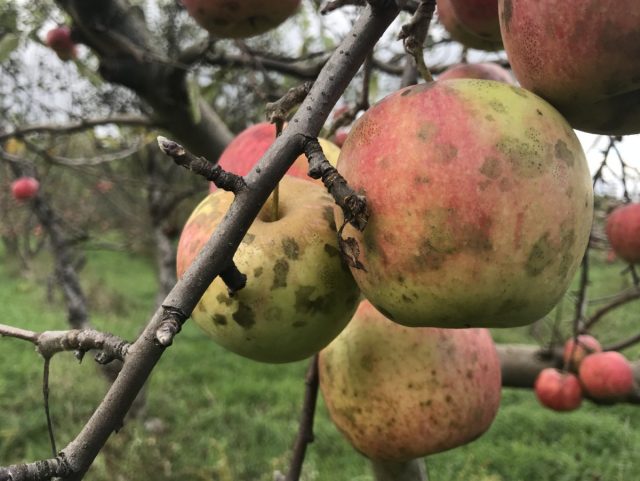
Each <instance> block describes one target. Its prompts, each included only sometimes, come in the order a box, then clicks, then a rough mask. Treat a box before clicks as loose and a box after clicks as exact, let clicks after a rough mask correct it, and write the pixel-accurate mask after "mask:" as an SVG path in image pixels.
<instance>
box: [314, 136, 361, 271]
mask: <svg viewBox="0 0 640 481" xmlns="http://www.w3.org/2000/svg"><path fill="white" fill-rule="evenodd" d="M304 153H305V155H306V156H307V159H309V177H311V178H313V179H322V182H323V183H324V185H325V187H326V188H327V190H328V191H329V193H330V194H331V196H332V197H333V199H334V201H335V202H336V204H338V206H340V208H341V209H342V212H343V214H344V223H343V224H342V226H341V227H340V229H339V230H338V245H339V246H340V251H341V252H342V257H343V259H344V260H345V262H346V263H347V264H349V266H351V267H354V268H356V269H362V270H363V271H365V272H366V271H367V270H366V269H365V267H364V265H363V264H362V263H361V262H360V261H359V260H358V257H359V255H360V246H358V243H357V242H356V240H355V239H354V238H352V237H349V238H346V239H344V238H343V237H342V231H343V230H344V228H345V226H346V225H347V224H351V225H352V226H353V227H355V228H356V229H358V230H359V231H360V232H363V231H364V229H365V227H367V223H368V222H369V216H370V215H371V213H370V212H369V207H368V205H367V199H366V198H365V196H363V195H359V194H358V193H356V191H354V190H353V189H352V188H351V187H350V186H349V184H348V183H347V181H346V180H345V179H344V177H342V175H341V174H340V173H339V172H338V170H337V169H336V168H335V167H333V166H332V165H331V164H330V163H329V160H327V157H326V156H325V155H324V152H323V151H322V147H321V146H320V142H318V139H317V138H311V137H307V141H306V142H305V145H304Z"/></svg>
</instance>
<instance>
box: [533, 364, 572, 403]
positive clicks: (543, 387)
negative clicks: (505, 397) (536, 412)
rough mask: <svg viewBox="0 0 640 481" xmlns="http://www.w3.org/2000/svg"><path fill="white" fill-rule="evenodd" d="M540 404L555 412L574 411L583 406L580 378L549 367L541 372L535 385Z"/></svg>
mask: <svg viewBox="0 0 640 481" xmlns="http://www.w3.org/2000/svg"><path fill="white" fill-rule="evenodd" d="M534 390H535V393H536V397H537V398H538V401H540V404H542V405H543V406H545V407H548V408H549V409H553V410H554V411H573V410H574V409H578V408H579V407H580V404H582V388H581V387H580V381H578V377H577V376H576V375H574V374H571V373H570V372H561V371H559V370H558V369H554V368H552V367H548V368H546V369H543V370H542V371H540V374H538V377H537V378H536V382H535V385H534Z"/></svg>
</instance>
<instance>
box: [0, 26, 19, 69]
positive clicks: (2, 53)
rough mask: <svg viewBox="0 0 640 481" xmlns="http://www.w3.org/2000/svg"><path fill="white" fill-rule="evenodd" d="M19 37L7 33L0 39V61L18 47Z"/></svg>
mask: <svg viewBox="0 0 640 481" xmlns="http://www.w3.org/2000/svg"><path fill="white" fill-rule="evenodd" d="M19 44H20V37H19V36H18V35H16V34H15V33H8V34H6V35H5V36H3V37H2V38H1V39H0V62H4V61H5V60H7V59H8V58H9V56H10V55H11V54H12V53H13V51H14V50H15V49H16V48H18V45H19Z"/></svg>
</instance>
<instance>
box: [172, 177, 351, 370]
mask: <svg viewBox="0 0 640 481" xmlns="http://www.w3.org/2000/svg"><path fill="white" fill-rule="evenodd" d="M233 197H234V196H233V194H232V193H229V192H225V191H223V190H220V189H219V190H217V191H216V192H214V193H212V194H210V195H209V196H208V197H206V198H205V199H204V200H203V201H202V202H201V203H200V205H199V206H198V207H197V208H196V209H195V210H194V211H193V213H192V214H191V217H189V220H188V221H187V223H186V225H185V227H184V229H183V231H182V235H181V237H180V241H179V244H178V253H177V267H178V269H177V270H178V276H179V277H181V276H182V275H183V274H184V272H185V271H186V270H187V268H188V267H189V265H190V264H191V263H192V262H193V260H194V259H195V257H196V255H197V254H198V252H199V251H200V249H201V248H202V246H203V245H204V244H205V243H206V242H207V240H208V239H209V237H210V236H211V234H212V233H213V231H214V230H215V228H216V227H217V225H218V224H219V223H220V221H221V220H222V218H223V217H224V216H225V214H226V212H227V209H228V208H229V206H230V205H231V202H232V200H233ZM333 205H334V203H333V199H332V198H331V196H330V195H329V194H327V193H326V191H325V189H324V188H323V187H321V186H319V185H315V184H313V183H311V182H307V181H304V180H302V179H297V178H295V177H291V176H285V177H284V179H283V180H282V181H281V182H280V199H279V211H280V214H281V217H280V218H279V219H277V220H272V219H271V216H270V212H271V209H270V208H271V205H270V204H269V203H267V204H266V205H265V207H264V208H263V209H262V211H261V212H260V215H259V216H258V217H257V218H256V220H255V221H254V222H253V224H252V225H251V227H250V228H249V231H248V232H247V234H246V235H245V237H244V240H243V241H242V243H241V244H240V247H239V248H238V251H237V252H236V254H235V256H234V261H235V263H236V265H237V267H238V268H239V269H240V271H241V272H242V273H244V274H246V275H247V285H246V287H245V288H244V289H242V290H240V291H238V292H236V293H235V294H234V295H233V296H230V295H229V293H228V292H227V287H226V286H225V284H224V282H223V281H222V280H221V279H220V278H217V279H216V280H214V281H213V283H212V284H211V285H210V286H209V288H208V289H207V291H206V292H205V294H204V296H203V297H202V299H200V301H199V303H198V305H197V307H196V308H195V310H194V311H193V314H192V317H193V319H194V320H195V322H196V324H197V325H198V326H200V328H202V329H203V330H204V331H205V332H206V333H207V334H209V335H210V336H211V337H212V338H213V340H214V341H215V342H217V343H218V344H220V345H221V346H223V347H225V348H227V349H229V350H230V351H233V352H235V353H237V354H240V355H242V356H245V357H248V358H251V359H254V360H257V361H263V362H272V363H283V362H291V361H298V360H300V359H304V358H306V357H308V356H310V355H312V354H314V353H316V352H317V351H319V350H320V349H322V348H323V347H324V346H326V345H327V344H328V343H329V342H330V341H331V340H332V339H333V338H334V337H335V336H337V335H338V333H340V331H341V330H342V329H343V328H344V326H345V325H346V324H347V322H349V319H350V318H351V315H352V314H353V312H354V310H355V309H356V307H357V302H358V296H359V292H358V288H357V286H356V284H355V282H354V281H353V278H352V277H351V274H350V273H349V270H348V268H347V267H346V266H345V265H344V263H343V262H342V259H341V256H340V252H339V249H338V243H337V235H336V228H335V222H334V219H333Z"/></svg>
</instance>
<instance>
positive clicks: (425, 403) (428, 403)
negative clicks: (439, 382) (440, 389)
mask: <svg viewBox="0 0 640 481" xmlns="http://www.w3.org/2000/svg"><path fill="white" fill-rule="evenodd" d="M432 402H433V401H432V400H431V399H427V400H426V401H420V406H422V407H423V408H424V407H429V406H431V403H432Z"/></svg>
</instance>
